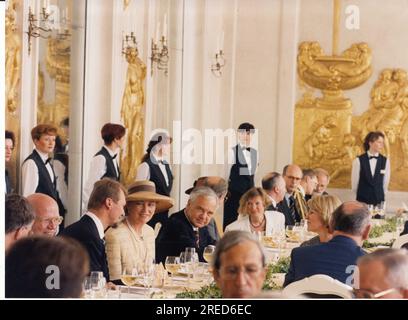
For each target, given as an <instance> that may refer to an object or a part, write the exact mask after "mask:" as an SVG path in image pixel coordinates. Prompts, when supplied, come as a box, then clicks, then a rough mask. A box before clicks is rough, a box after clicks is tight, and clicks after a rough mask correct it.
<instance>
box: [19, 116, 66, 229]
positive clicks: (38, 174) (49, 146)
mask: <svg viewBox="0 0 408 320" xmlns="http://www.w3.org/2000/svg"><path fill="white" fill-rule="evenodd" d="M56 135H57V128H56V127H54V126H52V125H49V124H39V125H38V126H36V127H34V128H33V129H32V130H31V138H32V139H33V142H34V145H35V148H34V150H33V152H32V153H31V154H30V155H29V156H28V157H27V158H26V159H25V160H24V162H23V165H22V166H21V190H22V195H23V196H25V197H27V196H29V195H30V194H33V193H44V194H46V195H49V196H50V197H52V198H53V199H54V200H55V201H57V203H58V208H59V214H60V216H62V217H64V216H65V208H64V205H63V203H62V201H61V198H60V195H59V193H58V190H57V178H56V175H55V172H54V165H53V161H52V158H50V156H49V155H50V154H51V153H52V152H54V147H55V137H56ZM61 227H62V226H61Z"/></svg>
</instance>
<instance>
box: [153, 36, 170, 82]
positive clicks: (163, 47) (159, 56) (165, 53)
mask: <svg viewBox="0 0 408 320" xmlns="http://www.w3.org/2000/svg"><path fill="white" fill-rule="evenodd" d="M159 42H160V43H161V44H160V45H158V44H157V43H154V41H153V39H152V54H151V57H150V65H151V68H150V69H151V75H152V76H153V68H154V63H156V64H157V69H158V70H164V74H165V75H166V76H167V75H168V64H169V59H170V57H169V49H168V47H167V39H166V38H165V37H164V36H162V37H161V39H160V41H159Z"/></svg>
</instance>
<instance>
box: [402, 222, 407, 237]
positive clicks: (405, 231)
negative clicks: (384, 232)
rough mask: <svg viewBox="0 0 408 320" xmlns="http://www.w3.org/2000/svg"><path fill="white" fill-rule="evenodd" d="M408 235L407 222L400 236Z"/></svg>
mask: <svg viewBox="0 0 408 320" xmlns="http://www.w3.org/2000/svg"><path fill="white" fill-rule="evenodd" d="M404 234H408V221H405V225H404V230H403V231H402V233H401V236H403V235H404Z"/></svg>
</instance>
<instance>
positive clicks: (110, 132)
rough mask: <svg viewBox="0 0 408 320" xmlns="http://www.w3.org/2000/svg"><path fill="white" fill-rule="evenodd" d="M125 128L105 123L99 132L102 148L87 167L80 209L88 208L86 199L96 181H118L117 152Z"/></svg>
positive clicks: (122, 142) (123, 140)
mask: <svg viewBox="0 0 408 320" xmlns="http://www.w3.org/2000/svg"><path fill="white" fill-rule="evenodd" d="M125 134H126V128H125V127H124V126H122V125H120V124H115V123H106V124H105V125H104V126H103V127H102V130H101V136H102V139H103V141H104V145H103V147H102V148H101V149H100V150H99V151H98V152H97V153H96V154H95V156H94V157H93V159H92V161H91V164H90V166H89V174H88V180H87V181H86V184H85V187H84V192H83V195H82V208H83V209H84V210H85V209H86V208H87V206H88V199H89V196H90V195H91V192H92V190H93V188H94V184H95V182H96V181H98V180H101V179H102V178H110V179H113V180H116V181H119V180H120V168H119V162H118V161H119V159H118V158H119V151H120V149H121V148H122V147H123V144H124V142H125Z"/></svg>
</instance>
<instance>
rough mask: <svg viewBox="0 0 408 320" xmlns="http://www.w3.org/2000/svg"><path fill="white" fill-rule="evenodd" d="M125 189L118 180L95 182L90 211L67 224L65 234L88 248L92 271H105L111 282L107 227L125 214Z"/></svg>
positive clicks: (107, 278) (89, 206)
mask: <svg viewBox="0 0 408 320" xmlns="http://www.w3.org/2000/svg"><path fill="white" fill-rule="evenodd" d="M125 205H126V190H125V189H124V187H123V186H122V185H121V184H120V183H119V182H117V181H114V180H112V179H109V178H104V179H102V180H99V181H97V182H96V183H95V185H94V189H93V191H92V193H91V196H90V198H89V201H88V211H87V212H86V213H85V214H84V215H83V216H82V218H81V219H80V220H79V221H77V222H75V223H73V224H72V225H70V226H69V227H67V228H66V229H65V230H64V231H63V232H62V233H61V235H62V236H68V237H71V238H74V239H76V240H78V241H79V242H80V243H81V244H82V245H83V246H84V247H85V248H86V250H87V251H88V254H89V258H90V271H102V272H103V275H104V277H105V278H106V280H107V281H109V269H108V262H107V260H106V252H105V240H104V237H105V230H107V229H108V228H109V227H110V226H112V225H114V224H116V223H118V222H119V221H120V219H121V217H122V216H124V207H125Z"/></svg>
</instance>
